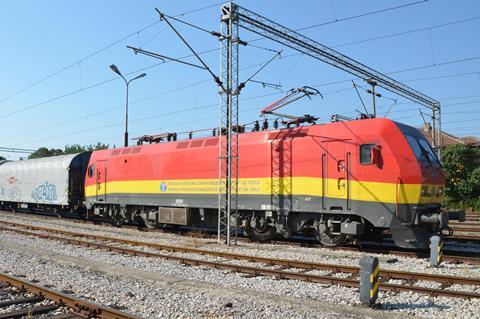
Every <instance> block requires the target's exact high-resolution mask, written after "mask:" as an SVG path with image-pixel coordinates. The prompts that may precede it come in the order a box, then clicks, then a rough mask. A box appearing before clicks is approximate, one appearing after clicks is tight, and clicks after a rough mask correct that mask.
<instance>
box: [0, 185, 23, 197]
mask: <svg viewBox="0 0 480 319" xmlns="http://www.w3.org/2000/svg"><path fill="white" fill-rule="evenodd" d="M0 196H1V197H2V198H6V199H7V200H10V201H15V200H20V198H21V197H22V192H21V191H20V189H19V188H18V187H16V186H15V187H3V186H1V187H0Z"/></svg>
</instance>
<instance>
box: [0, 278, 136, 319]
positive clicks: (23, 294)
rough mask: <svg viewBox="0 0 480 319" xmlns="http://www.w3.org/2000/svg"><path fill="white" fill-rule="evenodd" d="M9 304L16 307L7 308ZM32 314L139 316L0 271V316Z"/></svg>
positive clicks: (63, 318)
mask: <svg viewBox="0 0 480 319" xmlns="http://www.w3.org/2000/svg"><path fill="white" fill-rule="evenodd" d="M11 307H14V308H15V309H13V310H11V311H9V309H8V308H11ZM34 316H41V317H42V318H48V319H87V318H99V319H138V317H136V316H133V315H130V314H128V313H124V312H120V311H118V310H115V309H112V308H108V307H104V306H101V305H98V304H95V303H91V302H87V301H85V300H82V299H79V298H75V297H73V296H71V295H67V294H64V293H61V292H58V291H55V290H52V289H49V288H46V287H43V286H40V285H37V284H35V283H32V282H29V281H26V280H23V279H20V278H17V277H14V276H11V275H8V274H4V273H0V319H6V318H34Z"/></svg>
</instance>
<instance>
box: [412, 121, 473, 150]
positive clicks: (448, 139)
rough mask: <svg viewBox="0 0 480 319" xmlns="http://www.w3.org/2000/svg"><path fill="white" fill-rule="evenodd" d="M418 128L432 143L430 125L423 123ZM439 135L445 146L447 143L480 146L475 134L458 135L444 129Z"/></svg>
mask: <svg viewBox="0 0 480 319" xmlns="http://www.w3.org/2000/svg"><path fill="white" fill-rule="evenodd" d="M418 130H419V131H420V132H422V134H423V135H424V136H425V138H426V139H427V140H428V142H429V143H430V144H432V145H433V143H432V133H431V132H432V131H431V127H430V126H429V125H428V126H427V125H425V126H423V127H422V128H419V129H418ZM435 132H438V130H437V129H435ZM441 136H442V146H443V147H447V146H449V145H454V144H464V145H469V146H473V147H480V139H479V138H477V137H475V136H465V137H458V136H454V135H452V134H449V133H447V132H445V131H441Z"/></svg>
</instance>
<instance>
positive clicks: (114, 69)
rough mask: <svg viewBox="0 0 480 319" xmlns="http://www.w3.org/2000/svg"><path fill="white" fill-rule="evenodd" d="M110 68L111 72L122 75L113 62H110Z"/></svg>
mask: <svg viewBox="0 0 480 319" xmlns="http://www.w3.org/2000/svg"><path fill="white" fill-rule="evenodd" d="M110 69H112V71H113V72H115V73H117V74H118V75H120V76H122V77H123V75H122V73H121V72H120V70H119V69H118V68H117V66H116V65H115V64H110Z"/></svg>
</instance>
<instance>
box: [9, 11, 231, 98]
mask: <svg viewBox="0 0 480 319" xmlns="http://www.w3.org/2000/svg"><path fill="white" fill-rule="evenodd" d="M220 4H222V2H218V3H215V4H213V5H209V6H205V7H201V8H198V9H194V10H190V11H186V12H182V13H179V14H177V15H175V16H185V15H187V14H192V13H196V12H199V11H202V10H205V9H209V8H212V7H214V6H218V5H220ZM159 22H160V20H157V21H155V22H152V23H150V24H147V25H146V26H144V27H142V28H140V29H139V30H137V31H135V32H132V33H130V34H128V35H126V36H124V37H122V38H120V39H118V40H116V41H114V42H112V43H110V44H108V45H106V46H104V47H103V48H100V49H98V50H96V51H93V52H92V53H90V54H88V55H86V56H85V57H83V58H81V59H79V60H77V61H75V62H73V63H71V64H69V65H67V66H65V67H63V68H61V69H59V70H57V71H55V72H53V73H50V74H49V75H47V76H45V77H43V78H41V79H40V80H37V81H35V82H33V83H31V84H29V85H27V86H25V87H23V88H21V89H20V90H17V91H15V92H13V93H11V94H9V95H7V96H5V97H3V98H1V99H0V103H2V102H4V101H6V100H8V99H10V98H12V97H14V96H16V95H18V94H20V93H22V92H24V91H26V90H28V89H30V88H32V87H34V86H36V85H38V84H40V83H42V82H44V81H46V80H48V79H50V78H52V77H54V76H55V75H57V74H60V73H62V72H64V71H66V70H68V69H70V68H72V67H74V66H76V65H78V64H79V63H81V62H84V61H85V60H88V59H90V58H92V57H94V56H96V55H98V54H100V53H102V52H103V51H105V50H108V49H109V48H111V47H113V46H115V45H117V44H119V43H121V42H123V41H125V40H127V39H129V38H131V37H133V36H135V35H138V34H139V33H141V32H143V31H145V30H148V29H150V28H151V27H153V26H154V25H156V24H157V23H159ZM160 32H161V31H160ZM160 32H159V33H160ZM157 35H158V34H157Z"/></svg>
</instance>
